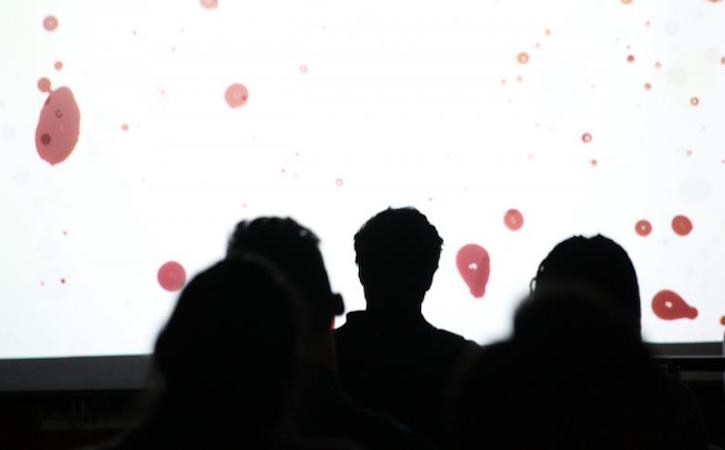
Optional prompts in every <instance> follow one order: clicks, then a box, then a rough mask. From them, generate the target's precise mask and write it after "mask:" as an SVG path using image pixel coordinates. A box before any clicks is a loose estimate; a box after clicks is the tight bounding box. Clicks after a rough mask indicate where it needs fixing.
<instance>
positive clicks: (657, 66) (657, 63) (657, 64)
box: [655, 61, 662, 69]
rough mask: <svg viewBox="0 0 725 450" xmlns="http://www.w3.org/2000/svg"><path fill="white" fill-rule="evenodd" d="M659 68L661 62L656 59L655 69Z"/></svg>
mask: <svg viewBox="0 0 725 450" xmlns="http://www.w3.org/2000/svg"><path fill="white" fill-rule="evenodd" d="M661 68H662V63H661V62H659V61H657V62H656V63H655V69H661Z"/></svg>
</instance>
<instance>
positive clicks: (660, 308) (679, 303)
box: [652, 289, 698, 320]
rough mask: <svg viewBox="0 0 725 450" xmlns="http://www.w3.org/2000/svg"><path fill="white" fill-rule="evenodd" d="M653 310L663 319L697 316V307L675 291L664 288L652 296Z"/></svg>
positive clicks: (693, 317)
mask: <svg viewBox="0 0 725 450" xmlns="http://www.w3.org/2000/svg"><path fill="white" fill-rule="evenodd" d="M652 312H654V313H655V315H656V316H657V317H659V318H660V319H662V320H677V319H690V320H693V319H695V318H697V316H698V311H697V308H693V307H692V306H690V305H688V304H687V302H686V301H685V300H684V299H683V298H682V297H680V295H679V294H677V293H676V292H674V291H671V290H669V289H664V290H662V291H659V292H658V293H657V294H655V296H654V297H653V298H652Z"/></svg>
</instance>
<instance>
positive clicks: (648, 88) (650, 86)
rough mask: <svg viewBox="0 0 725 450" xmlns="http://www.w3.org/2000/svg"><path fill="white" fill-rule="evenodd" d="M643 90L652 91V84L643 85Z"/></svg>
mask: <svg viewBox="0 0 725 450" xmlns="http://www.w3.org/2000/svg"><path fill="white" fill-rule="evenodd" d="M644 88H645V89H646V90H648V91H649V90H650V89H652V83H645V84H644Z"/></svg>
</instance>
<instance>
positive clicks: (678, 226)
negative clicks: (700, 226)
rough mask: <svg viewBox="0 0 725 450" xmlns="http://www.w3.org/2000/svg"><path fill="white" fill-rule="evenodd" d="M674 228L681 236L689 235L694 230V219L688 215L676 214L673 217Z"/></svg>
mask: <svg viewBox="0 0 725 450" xmlns="http://www.w3.org/2000/svg"><path fill="white" fill-rule="evenodd" d="M672 230H673V231H674V232H675V234H677V235H679V236H687V235H688V234H690V232H691V231H692V221H690V219H689V218H688V217H687V216H683V215H679V216H675V217H674V218H673V219H672Z"/></svg>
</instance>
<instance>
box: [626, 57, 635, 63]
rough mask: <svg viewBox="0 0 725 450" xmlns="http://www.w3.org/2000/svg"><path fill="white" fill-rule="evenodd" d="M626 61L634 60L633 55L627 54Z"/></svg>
mask: <svg viewBox="0 0 725 450" xmlns="http://www.w3.org/2000/svg"><path fill="white" fill-rule="evenodd" d="M627 62H630V63H633V62H634V55H629V56H627Z"/></svg>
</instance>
